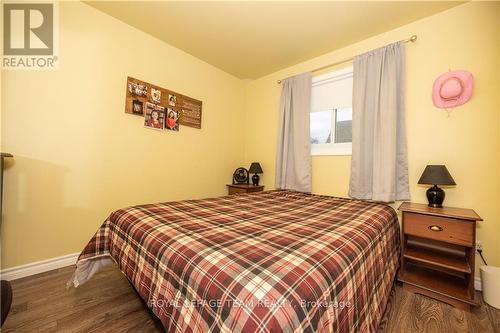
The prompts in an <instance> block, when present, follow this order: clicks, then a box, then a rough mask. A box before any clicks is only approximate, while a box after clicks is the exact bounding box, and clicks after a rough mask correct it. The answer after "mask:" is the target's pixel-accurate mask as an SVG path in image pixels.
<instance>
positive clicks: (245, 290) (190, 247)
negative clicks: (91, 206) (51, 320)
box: [70, 191, 400, 332]
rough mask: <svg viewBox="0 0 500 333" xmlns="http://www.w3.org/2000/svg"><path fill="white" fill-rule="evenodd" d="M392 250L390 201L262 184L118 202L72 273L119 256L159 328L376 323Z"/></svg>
mask: <svg viewBox="0 0 500 333" xmlns="http://www.w3.org/2000/svg"><path fill="white" fill-rule="evenodd" d="M399 251H400V249H399V223H398V221H397V216H396V213H395V211H394V210H393V209H392V208H390V207H389V206H387V205H384V204H377V203H369V202H363V201H357V200H349V199H341V198H333V197H327V196H319V195H313V194H306V193H300V192H293V191H266V192H260V193H251V194H239V195H231V196H224V197H219V198H210V199H201V200H186V201H177V202H167V203H157V204H147V205H139V206H134V207H129V208H125V209H120V210H117V211H115V212H113V213H112V214H111V215H110V216H109V217H108V218H107V219H106V221H105V222H104V223H103V224H102V226H101V227H100V228H99V230H98V231H97V233H96V234H95V236H94V237H93V238H92V239H91V240H90V242H89V243H88V244H87V246H86V247H85V249H84V250H83V252H82V253H81V254H80V256H79V258H78V261H77V268H76V270H75V273H74V275H73V278H72V280H71V281H70V283H71V284H73V285H74V286H75V287H77V286H79V285H81V284H83V283H85V282H86V281H87V280H88V279H90V278H91V277H92V275H93V274H95V273H96V272H97V271H99V269H100V268H101V267H102V266H104V265H107V264H109V263H112V262H116V263H117V264H118V266H119V268H120V270H121V271H122V272H123V274H125V276H126V277H127V278H128V279H129V281H130V282H131V284H132V285H133V286H134V288H135V289H136V291H137V292H138V294H139V295H140V297H141V298H142V299H143V300H144V302H145V303H146V304H147V305H148V307H149V308H150V310H151V311H152V312H153V313H154V314H155V315H156V316H157V317H158V318H159V319H160V320H161V322H162V324H163V326H164V327H165V330H166V331H167V332H174V331H178V332H375V331H377V330H378V325H379V322H380V319H381V317H382V315H383V313H384V310H385V306H386V304H387V300H388V297H389V294H390V291H391V288H392V283H393V279H394V276H395V273H396V270H397V268H398V258H399Z"/></svg>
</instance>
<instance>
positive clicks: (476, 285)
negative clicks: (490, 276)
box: [474, 276, 483, 291]
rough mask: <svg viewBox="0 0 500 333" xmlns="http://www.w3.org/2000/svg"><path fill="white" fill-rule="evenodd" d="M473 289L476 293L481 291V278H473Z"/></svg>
mask: <svg viewBox="0 0 500 333" xmlns="http://www.w3.org/2000/svg"><path fill="white" fill-rule="evenodd" d="M474 289H476V290H477V291H482V290H483V285H482V283H481V278H480V277H479V276H476V277H475V278H474Z"/></svg>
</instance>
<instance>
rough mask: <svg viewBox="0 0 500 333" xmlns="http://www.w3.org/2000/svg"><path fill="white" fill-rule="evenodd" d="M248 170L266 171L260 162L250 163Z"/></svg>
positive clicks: (250, 171)
mask: <svg viewBox="0 0 500 333" xmlns="http://www.w3.org/2000/svg"><path fill="white" fill-rule="evenodd" d="M248 172H249V173H264V171H262V168H261V166H260V164H259V163H258V162H253V163H252V164H251V165H250V169H249V170H248Z"/></svg>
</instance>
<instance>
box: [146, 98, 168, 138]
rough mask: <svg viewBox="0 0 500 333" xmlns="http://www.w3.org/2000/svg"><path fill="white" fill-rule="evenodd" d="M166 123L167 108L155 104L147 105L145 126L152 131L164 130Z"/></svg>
mask: <svg viewBox="0 0 500 333" xmlns="http://www.w3.org/2000/svg"><path fill="white" fill-rule="evenodd" d="M164 122H165V108H164V107H163V106H159V105H155V104H153V103H146V114H145V115H144V126H145V127H147V128H151V129H156V130H160V131H161V130H163V124H164Z"/></svg>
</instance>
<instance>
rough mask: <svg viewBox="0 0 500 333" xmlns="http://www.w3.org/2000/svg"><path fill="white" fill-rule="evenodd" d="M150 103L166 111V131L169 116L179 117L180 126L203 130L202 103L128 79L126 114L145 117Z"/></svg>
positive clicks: (152, 85)
mask: <svg viewBox="0 0 500 333" xmlns="http://www.w3.org/2000/svg"><path fill="white" fill-rule="evenodd" d="M148 103H149V104H151V103H152V104H155V105H157V106H158V107H159V108H164V109H165V129H169V127H168V126H167V121H168V117H169V114H176V115H179V116H178V117H179V124H181V125H183V126H188V127H194V128H201V113H202V112H201V111H202V102H201V101H199V100H197V99H194V98H191V97H188V96H184V95H182V94H179V93H176V92H175V91H171V90H167V89H164V88H161V87H158V86H155V85H154V84H150V83H147V82H144V81H141V80H138V79H134V78H133V77H130V76H129V77H127V94H126V98H125V113H130V114H134V115H138V116H143V117H144V116H145V112H146V105H147V104H148ZM170 111H173V113H171V112H170ZM146 117H147V114H146ZM170 129H172V128H170ZM173 130H175V129H173ZM177 130H178V127H177Z"/></svg>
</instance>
